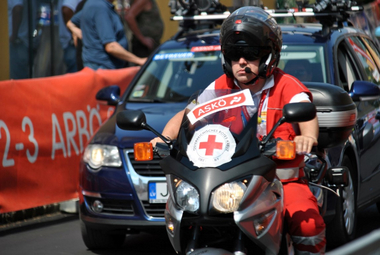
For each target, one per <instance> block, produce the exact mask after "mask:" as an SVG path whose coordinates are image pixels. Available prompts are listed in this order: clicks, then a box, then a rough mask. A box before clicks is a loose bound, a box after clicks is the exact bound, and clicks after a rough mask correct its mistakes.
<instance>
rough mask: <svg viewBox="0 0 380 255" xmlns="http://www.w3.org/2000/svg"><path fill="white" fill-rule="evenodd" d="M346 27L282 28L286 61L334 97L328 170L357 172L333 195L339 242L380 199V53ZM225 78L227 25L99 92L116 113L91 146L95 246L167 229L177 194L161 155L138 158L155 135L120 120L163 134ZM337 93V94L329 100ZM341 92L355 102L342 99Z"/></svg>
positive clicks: (87, 173) (187, 37)
mask: <svg viewBox="0 0 380 255" xmlns="http://www.w3.org/2000/svg"><path fill="white" fill-rule="evenodd" d="M322 23H323V22H322ZM339 24H340V25H339V27H338V26H336V25H331V26H328V27H326V26H325V25H323V26H322V25H321V24H292V25H282V31H283V46H282V53H281V60H280V63H279V67H280V68H282V69H284V70H285V71H288V72H289V73H291V74H293V75H294V76H296V77H298V78H299V79H300V80H301V81H303V82H304V83H305V84H306V85H307V86H308V87H309V88H310V89H311V91H312V92H313V95H314V96H315V98H319V99H321V98H322V100H321V101H324V100H323V98H324V97H326V98H327V99H326V100H325V101H326V102H325V103H326V104H327V105H325V106H323V105H319V106H318V105H317V110H318V117H319V124H320V132H321V137H322V138H321V140H320V142H321V143H322V144H323V145H324V146H326V147H327V148H326V155H327V156H326V161H327V162H328V164H329V166H346V167H347V168H348V169H349V185H348V186H347V187H345V188H341V189H338V191H337V192H338V193H339V194H340V198H339V199H338V198H336V197H333V198H332V199H331V204H330V205H328V208H327V210H326V214H325V221H326V223H327V226H328V231H332V233H334V234H333V235H331V234H330V235H329V234H328V242H329V241H330V240H331V242H332V243H335V244H343V243H345V242H348V241H349V240H351V239H352V238H353V237H354V235H355V228H356V214H357V212H358V210H359V209H361V208H365V207H366V206H369V205H371V204H374V203H376V202H379V199H380V185H379V183H380V169H379V166H380V156H379V153H380V140H379V137H380V133H379V130H380V123H379V118H380V113H379V110H380V109H379V108H380V107H379V103H380V100H379V88H378V84H380V75H379V73H380V60H379V56H380V53H379V50H378V49H377V48H376V47H375V44H374V42H373V40H372V39H371V38H370V37H369V36H368V35H367V34H365V33H364V32H362V31H361V30H357V29H355V28H354V27H350V26H347V25H345V24H346V23H344V22H339ZM296 61H298V62H299V63H298V64H294V63H292V62H296ZM302 61H307V62H308V64H309V65H310V66H312V68H311V69H310V71H311V72H312V75H311V76H305V72H306V71H307V70H295V68H294V66H296V67H297V66H298V67H305V66H306V65H304V64H300V63H301V62H302ZM292 65H293V69H291V68H290V67H291V66H292ZM222 73H223V71H222V66H221V52H220V46H219V31H218V29H217V28H211V29H209V28H207V29H203V28H202V29H194V30H193V29H190V30H188V31H185V30H184V31H182V32H181V33H179V34H178V35H176V36H175V37H173V38H172V39H171V40H169V41H167V42H165V43H163V44H162V45H161V46H160V47H159V48H158V49H157V50H156V52H155V53H154V54H153V55H151V57H150V58H149V60H148V62H147V63H146V64H145V65H144V66H143V67H142V68H141V70H140V71H139V73H138V74H137V75H136V77H135V78H134V80H133V81H132V82H131V84H130V85H129V87H128V88H127V90H126V91H125V93H124V94H123V95H122V96H121V97H120V95H119V91H120V90H119V89H118V87H117V86H111V87H108V88H105V89H103V90H102V91H100V92H99V93H98V95H97V98H98V99H99V100H104V101H106V102H107V103H108V104H109V105H114V106H116V110H115V113H114V114H113V115H112V116H111V117H110V118H109V120H108V121H107V122H106V123H104V124H103V125H102V127H101V128H100V129H99V130H98V131H97V133H96V134H95V135H94V136H93V138H92V139H91V141H90V143H89V144H88V145H87V148H86V150H85V152H84V155H83V159H82V161H81V165H80V190H79V192H80V222H81V229H82V236H83V240H84V242H85V244H86V246H87V247H88V248H89V249H96V248H107V247H115V246H118V245H121V244H122V243H123V241H124V239H125V235H126V234H128V233H138V232H139V231H155V230H157V229H164V227H163V226H164V224H165V222H164V210H165V202H166V200H167V198H168V194H167V189H166V182H165V176H164V174H163V172H162V171H161V169H160V166H159V164H158V162H159V159H158V158H155V159H154V160H153V161H135V160H134V156H133V146H134V143H136V142H142V141H150V140H151V139H152V138H153V134H152V133H151V132H148V131H124V130H121V129H120V128H118V126H117V125H116V114H117V113H118V112H120V111H123V110H125V109H140V110H143V111H144V113H145V115H146V117H147V122H148V123H150V125H152V126H153V127H154V129H156V130H159V131H162V129H163V127H164V126H165V124H166V123H167V121H168V120H169V119H170V118H171V117H172V116H173V115H174V114H175V113H177V112H178V111H180V110H181V109H183V108H184V107H185V105H186V102H187V100H188V99H189V97H190V96H191V95H192V93H194V92H195V91H197V90H199V89H203V88H205V87H206V86H207V85H209V84H210V83H211V82H212V81H213V80H214V79H215V78H217V77H219V76H220V75H222ZM306 77H307V78H306ZM318 88H321V91H319V90H318ZM329 88H332V89H331V90H332V91H335V92H334V93H336V94H334V96H330V97H329V95H328V92H329ZM342 94H344V95H345V96H347V94H348V95H350V96H351V99H350V101H349V102H343V101H342V102H340V101H339V100H340V99H339V98H340V95H342ZM321 96H322V97H321ZM329 104H331V105H332V106H331V107H330V106H329ZM342 132H349V138H348V139H347V140H346V141H344V142H343V143H342V142H334V141H335V140H334V139H335V138H336V137H337V136H338V137H339V136H340V135H341V134H342ZM322 139H323V140H322ZM338 140H339V139H338ZM321 146H322V145H321Z"/></svg>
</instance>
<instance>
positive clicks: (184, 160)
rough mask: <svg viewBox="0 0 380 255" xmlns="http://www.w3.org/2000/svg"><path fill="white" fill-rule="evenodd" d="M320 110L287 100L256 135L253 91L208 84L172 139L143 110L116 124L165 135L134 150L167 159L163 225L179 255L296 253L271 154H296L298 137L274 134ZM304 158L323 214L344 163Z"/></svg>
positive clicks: (121, 117) (192, 100)
mask: <svg viewBox="0 0 380 255" xmlns="http://www.w3.org/2000/svg"><path fill="white" fill-rule="evenodd" d="M315 116H316V109H315V106H314V105H313V104H310V103H293V104H287V105H285V106H284V108H283V116H282V118H281V119H280V120H279V121H278V122H277V123H276V124H275V125H274V128H273V129H272V130H271V131H270V132H269V133H268V135H267V136H264V137H263V138H262V139H259V138H258V131H257V129H258V121H260V119H259V118H258V113H257V108H256V106H255V104H254V101H253V99H252V96H251V94H250V92H249V90H242V91H237V92H235V91H232V90H228V91H203V92H199V93H197V94H195V95H194V96H193V97H192V98H190V100H189V103H188V106H187V107H186V109H185V114H184V117H183V120H182V123H181V126H180V130H179V133H178V137H177V140H175V141H171V140H169V139H167V138H166V137H163V136H162V135H161V134H160V133H159V132H157V131H156V130H154V129H153V128H152V127H151V126H149V125H148V123H147V121H146V118H145V115H144V113H143V112H142V111H139V110H126V111H123V112H119V113H118V115H117V124H118V126H119V127H120V128H122V129H127V130H141V129H146V130H150V131H152V132H153V133H154V134H155V135H156V136H158V137H161V138H162V140H163V141H164V142H165V143H162V144H160V143H159V144H157V145H156V147H155V148H154V149H153V148H152V145H151V144H150V143H148V142H146V143H138V144H135V146H134V153H135V159H136V160H149V159H153V153H156V154H158V155H160V157H161V158H162V160H161V161H160V165H161V168H162V170H163V171H164V173H165V176H166V180H167V187H168V190H169V193H170V196H169V199H168V200H167V204H166V210H165V221H166V231H167V234H168V237H169V239H170V242H171V244H172V246H173V248H174V250H175V251H176V252H177V254H186V255H198V254H215V255H219V254H220V255H222V254H235V255H244V254H254V253H255V254H260V252H261V253H264V254H279V253H280V254H292V253H293V248H292V242H291V240H290V238H289V235H287V234H286V227H284V226H285V224H284V215H283V211H284V204H283V186H282V184H281V181H280V180H279V179H278V178H277V176H276V164H275V162H274V161H273V159H274V158H276V159H280V160H292V159H294V158H295V156H296V151H295V144H294V142H293V141H283V140H279V139H274V138H273V133H274V131H275V130H276V129H277V128H278V127H279V126H280V125H281V124H283V123H285V122H287V123H296V122H302V121H308V120H311V119H313V118H314V117H315ZM306 165H307V167H305V171H306V173H307V176H308V177H309V179H310V180H311V182H312V183H313V184H314V186H313V187H314V190H313V191H314V194H315V195H316V197H318V201H319V202H320V207H321V213H323V204H324V202H323V201H324V199H325V197H326V196H323V193H324V191H323V190H321V186H322V185H323V184H325V183H329V185H331V186H333V185H338V186H339V185H344V183H345V181H346V180H345V179H344V178H345V177H344V176H345V174H344V171H345V169H328V168H327V167H326V162H324V161H323V156H321V155H315V154H314V155H308V157H307V162H306ZM331 171H333V172H334V173H335V175H334V174H330V172H331ZM325 176H330V178H329V180H327V181H326V179H325Z"/></svg>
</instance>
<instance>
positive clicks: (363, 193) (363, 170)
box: [337, 36, 380, 206]
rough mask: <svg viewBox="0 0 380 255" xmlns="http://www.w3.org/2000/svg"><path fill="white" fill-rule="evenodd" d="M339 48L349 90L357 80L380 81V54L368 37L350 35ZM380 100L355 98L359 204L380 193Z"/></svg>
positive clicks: (341, 79) (342, 76) (343, 77)
mask: <svg viewBox="0 0 380 255" xmlns="http://www.w3.org/2000/svg"><path fill="white" fill-rule="evenodd" d="M337 51H338V52H337V58H338V59H337V60H338V63H339V64H338V65H339V74H338V76H339V79H338V81H339V82H340V83H341V84H340V85H341V86H343V87H344V88H345V90H346V91H347V92H349V91H350V90H351V86H352V83H353V82H354V81H355V80H366V81H370V82H373V83H375V84H380V75H379V74H380V72H379V66H380V64H379V56H380V55H379V52H378V50H377V49H376V48H375V47H374V44H373V43H372V42H371V41H370V40H369V39H368V38H366V37H360V36H350V37H348V38H346V39H345V40H344V41H342V42H341V43H340V44H339V46H338V47H337ZM379 103H380V101H379V100H369V101H362V102H356V105H357V110H358V121H357V125H356V130H355V137H356V146H357V150H358V154H359V164H358V165H359V173H358V177H359V180H360V185H359V190H358V205H359V206H360V205H362V204H364V203H366V202H368V201H370V200H372V199H374V198H376V197H377V196H378V195H379V194H380V185H379V183H380V139H379V138H380V132H379V131H380V123H379V116H380V114H379V111H380V109H379Z"/></svg>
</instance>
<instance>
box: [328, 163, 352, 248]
mask: <svg viewBox="0 0 380 255" xmlns="http://www.w3.org/2000/svg"><path fill="white" fill-rule="evenodd" d="M342 165H343V166H346V167H347V168H348V170H349V171H348V185H347V187H344V188H341V189H339V190H338V193H339V195H340V197H339V198H338V199H337V203H336V213H335V216H334V218H333V220H332V222H331V223H330V224H327V244H328V246H329V247H331V248H334V247H338V246H341V245H343V244H345V243H348V242H350V241H351V240H353V239H354V237H355V232H356V223H357V217H356V216H357V215H356V209H357V205H356V185H355V184H356V182H355V169H354V168H353V166H352V163H351V161H350V159H349V158H348V156H344V158H343V162H342Z"/></svg>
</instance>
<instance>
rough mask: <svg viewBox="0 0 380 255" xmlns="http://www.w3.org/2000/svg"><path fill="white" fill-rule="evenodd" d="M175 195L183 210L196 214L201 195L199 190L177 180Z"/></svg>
mask: <svg viewBox="0 0 380 255" xmlns="http://www.w3.org/2000/svg"><path fill="white" fill-rule="evenodd" d="M174 194H175V200H176V202H177V205H178V206H179V207H180V208H181V209H182V210H184V211H188V212H196V211H197V210H198V209H199V193H198V191H197V189H196V188H195V187H193V186H192V185H190V184H189V183H187V182H185V181H183V180H180V179H177V183H176V185H175V192H174Z"/></svg>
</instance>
